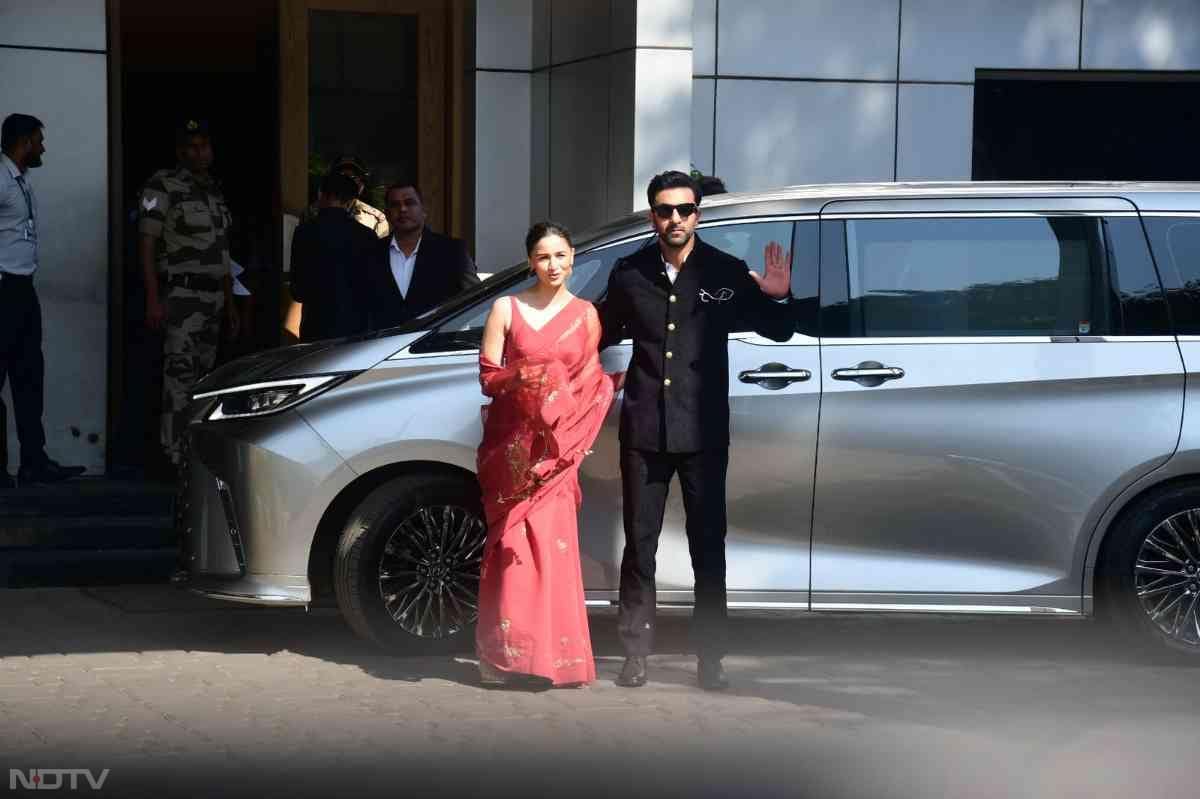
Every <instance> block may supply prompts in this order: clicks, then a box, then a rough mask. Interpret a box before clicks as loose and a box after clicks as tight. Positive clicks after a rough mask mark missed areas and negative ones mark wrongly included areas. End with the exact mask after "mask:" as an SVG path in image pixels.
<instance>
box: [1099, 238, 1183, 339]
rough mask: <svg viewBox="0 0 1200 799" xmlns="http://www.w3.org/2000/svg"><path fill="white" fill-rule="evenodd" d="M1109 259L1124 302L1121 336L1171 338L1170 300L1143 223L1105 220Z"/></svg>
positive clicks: (1120, 325)
mask: <svg viewBox="0 0 1200 799" xmlns="http://www.w3.org/2000/svg"><path fill="white" fill-rule="evenodd" d="M1104 234H1105V239H1106V240H1107V242H1108V256H1109V261H1110V263H1111V264H1113V265H1115V267H1116V268H1115V269H1113V270H1111V271H1112V275H1113V278H1112V280H1113V290H1114V291H1115V292H1116V293H1117V298H1118V301H1119V302H1120V308H1121V318H1120V324H1119V332H1120V334H1121V335H1125V336H1161V335H1170V333H1171V319H1170V315H1169V313H1168V311H1167V298H1166V296H1165V295H1164V294H1163V287H1162V284H1161V283H1160V282H1159V280H1158V273H1157V272H1156V271H1155V269H1154V261H1153V260H1152V259H1151V257H1150V248H1149V247H1148V246H1147V244H1146V234H1145V233H1144V232H1143V230H1142V223H1141V222H1140V221H1139V220H1138V219H1135V218H1133V217H1113V218H1112V219H1105V220H1104Z"/></svg>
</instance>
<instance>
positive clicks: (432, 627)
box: [379, 505, 487, 638]
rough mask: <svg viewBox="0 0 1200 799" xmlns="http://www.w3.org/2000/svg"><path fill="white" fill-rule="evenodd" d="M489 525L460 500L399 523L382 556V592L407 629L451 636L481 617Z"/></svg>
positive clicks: (432, 635)
mask: <svg viewBox="0 0 1200 799" xmlns="http://www.w3.org/2000/svg"><path fill="white" fill-rule="evenodd" d="M486 540H487V525H486V524H485V523H484V520H483V519H482V518H480V517H479V516H478V515H477V514H476V513H474V512H472V511H470V510H468V509H467V508H463V507H459V506H455V505H428V506H423V507H420V508H418V509H417V510H416V511H414V512H413V513H412V514H411V515H410V516H408V517H407V518H406V519H404V520H403V521H402V522H400V524H398V525H397V526H396V529H395V530H393V531H392V533H391V535H390V536H389V537H388V539H387V542H386V543H385V544H384V548H383V555H382V556H381V557H380V560H379V592H380V595H381V596H382V598H383V602H384V605H385V607H386V608H387V613H388V615H389V616H391V618H392V620H393V621H394V622H396V624H398V625H399V626H400V627H401V629H403V630H404V631H405V632H407V633H409V634H411V635H415V636H418V637H420V638H448V637H450V636H452V635H455V634H457V633H459V632H462V631H463V630H464V629H466V628H467V627H469V626H470V625H472V624H474V623H475V621H476V619H477V618H478V616H479V608H478V597H479V567H480V564H481V563H482V562H483V546H484V543H485V541H486Z"/></svg>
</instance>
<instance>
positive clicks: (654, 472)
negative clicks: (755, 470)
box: [618, 448, 729, 657]
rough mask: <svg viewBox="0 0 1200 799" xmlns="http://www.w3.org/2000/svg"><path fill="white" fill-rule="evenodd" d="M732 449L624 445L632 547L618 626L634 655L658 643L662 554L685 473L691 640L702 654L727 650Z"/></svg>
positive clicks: (625, 568) (623, 467) (624, 575)
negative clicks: (670, 509)
mask: <svg viewBox="0 0 1200 799" xmlns="http://www.w3.org/2000/svg"><path fill="white" fill-rule="evenodd" d="M728 468H729V450H728V449H719V450H707V451H703V452H688V453H668V452H649V451H646V450H638V449H629V448H622V449H621V487H622V495H623V498H624V511H625V554H624V556H623V557H622V558H621V594H620V617H619V621H618V630H619V632H620V636H621V643H622V644H623V645H624V647H625V652H626V654H628V655H648V654H650V651H651V650H652V649H653V646H654V630H655V620H654V611H655V604H656V591H655V585H654V571H655V557H656V555H657V554H658V538H659V535H660V534H661V533H662V523H663V513H664V512H665V510H666V506H667V490H668V488H669V486H670V483H671V478H672V476H674V475H675V474H678V475H679V484H680V487H681V488H682V490H683V509H684V513H685V514H686V516H687V523H686V529H687V538H688V549H689V551H690V552H691V556H692V571H693V573H694V575H695V609H694V610H693V613H692V642H693V646H694V647H695V649H696V652H697V654H699V655H700V656H701V657H721V656H722V655H724V654H725V651H726V646H727V644H726V637H727V631H726V628H727V621H726V619H727V608H726V597H725V524H726V523H725V475H726V472H727V471H728Z"/></svg>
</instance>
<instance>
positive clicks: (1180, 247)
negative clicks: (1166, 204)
mask: <svg viewBox="0 0 1200 799" xmlns="http://www.w3.org/2000/svg"><path fill="white" fill-rule="evenodd" d="M1145 221H1146V232H1147V233H1148V234H1149V236H1150V244H1151V246H1152V248H1153V250H1154V260H1155V262H1156V263H1157V264H1158V271H1159V274H1160V275H1161V276H1162V281H1163V286H1164V287H1165V288H1166V290H1167V302H1168V303H1169V304H1170V307H1171V321H1172V323H1173V325H1174V328H1175V332H1176V333H1179V334H1181V335H1188V334H1197V333H1200V217H1148V218H1147V219H1146V220H1145Z"/></svg>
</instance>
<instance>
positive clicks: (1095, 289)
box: [822, 217, 1119, 337]
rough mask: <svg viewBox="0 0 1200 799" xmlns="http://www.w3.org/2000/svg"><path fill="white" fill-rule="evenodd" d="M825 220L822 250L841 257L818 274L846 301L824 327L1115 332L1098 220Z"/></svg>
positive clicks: (853, 332)
mask: <svg viewBox="0 0 1200 799" xmlns="http://www.w3.org/2000/svg"><path fill="white" fill-rule="evenodd" d="M824 227H826V228H829V227H833V228H834V230H832V231H826V230H823V231H822V236H823V238H824V239H825V240H826V241H828V240H829V239H830V238H834V241H833V242H829V243H830V244H831V246H830V247H829V248H828V249H829V255H830V256H831V257H833V258H836V259H838V260H840V262H841V263H842V264H843V265H844V266H843V269H844V271H843V273H842V275H841V276H840V280H839V279H838V277H839V276H838V275H837V270H836V268H834V269H831V270H827V271H826V273H825V274H826V278H827V279H828V280H829V283H828V289H827V290H826V289H824V288H823V291H826V296H827V298H828V299H827V302H830V301H832V304H833V305H835V306H836V305H838V304H841V305H843V306H844V308H836V307H835V308H832V309H831V311H832V312H831V313H830V314H829V315H828V318H827V320H823V322H825V321H828V322H831V323H832V329H830V330H823V331H822V332H823V333H824V334H825V335H850V336H862V337H874V336H879V337H886V336H1024V335H1105V334H1109V333H1111V332H1113V331H1114V320H1115V318H1116V317H1117V316H1118V313H1119V311H1118V309H1117V306H1116V303H1115V301H1114V294H1113V292H1112V288H1111V286H1110V284H1109V280H1108V269H1107V258H1106V247H1105V240H1104V236H1103V231H1102V227H1101V220H1099V219H1096V218H1088V217H1063V218H1019V219H1018V218H996V219H992V218H959V219H953V218H907V219H856V220H846V221H845V222H844V223H834V224H832V225H831V224H830V223H826V224H825V226H824ZM830 234H832V236H831V235H830ZM838 238H840V239H841V241H836V239H838ZM840 253H844V255H841V256H840V257H839V255H840ZM823 262H824V259H823ZM839 295H840V296H839ZM838 328H841V330H840V331H839V330H838Z"/></svg>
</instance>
